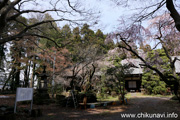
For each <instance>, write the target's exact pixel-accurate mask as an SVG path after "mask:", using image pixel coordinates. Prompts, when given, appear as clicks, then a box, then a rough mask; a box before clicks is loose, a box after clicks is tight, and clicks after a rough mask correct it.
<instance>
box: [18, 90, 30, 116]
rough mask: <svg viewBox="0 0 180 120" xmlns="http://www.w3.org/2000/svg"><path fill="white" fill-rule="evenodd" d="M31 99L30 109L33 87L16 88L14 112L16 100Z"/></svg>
mask: <svg viewBox="0 0 180 120" xmlns="http://www.w3.org/2000/svg"><path fill="white" fill-rule="evenodd" d="M20 101H31V110H32V104H33V88H17V90H16V101H15V106H14V113H16V107H17V102H20Z"/></svg>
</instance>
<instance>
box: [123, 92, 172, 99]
mask: <svg viewBox="0 0 180 120" xmlns="http://www.w3.org/2000/svg"><path fill="white" fill-rule="evenodd" d="M133 96H136V97H168V98H171V97H173V95H160V94H158V95H154V94H152V95H147V94H143V93H135V94H134V95H133ZM133 96H132V93H128V94H126V98H128V99H129V98H132V97H133Z"/></svg>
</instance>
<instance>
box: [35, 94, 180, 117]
mask: <svg viewBox="0 0 180 120" xmlns="http://www.w3.org/2000/svg"><path fill="white" fill-rule="evenodd" d="M51 110H52V111H51V112H50V110H49V111H47V113H45V115H44V116H43V117H41V118H38V120H39V119H42V120H49V119H51V120H120V119H122V120H126V119H127V120H180V104H179V103H178V101H172V100H170V99H169V98H165V97H164V98H162V97H137V96H136V93H134V94H132V99H130V101H129V104H128V105H120V106H111V107H108V108H95V109H87V110H80V109H77V110H75V109H67V108H64V110H62V109H61V110H58V109H55V108H52V109H51ZM55 110H56V111H55ZM173 113H174V114H173ZM124 114H131V115H135V117H134V116H131V117H129V118H128V117H124V118H123V117H122V115H124ZM178 115H179V117H178ZM167 116H168V117H169V118H167ZM137 117H138V118H137Z"/></svg>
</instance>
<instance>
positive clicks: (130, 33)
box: [111, 15, 180, 101]
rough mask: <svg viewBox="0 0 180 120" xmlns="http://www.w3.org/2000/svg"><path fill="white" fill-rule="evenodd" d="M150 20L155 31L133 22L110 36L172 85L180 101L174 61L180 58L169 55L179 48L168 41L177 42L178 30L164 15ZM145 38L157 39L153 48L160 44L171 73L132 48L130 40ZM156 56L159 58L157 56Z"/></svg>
mask: <svg viewBox="0 0 180 120" xmlns="http://www.w3.org/2000/svg"><path fill="white" fill-rule="evenodd" d="M151 22H153V25H152V26H151V27H152V28H153V29H154V30H156V31H157V32H155V33H154V30H151V31H150V28H149V30H147V29H145V28H143V27H142V26H138V25H136V24H133V25H131V26H128V27H127V26H126V27H124V28H125V29H124V30H119V31H118V32H117V33H114V34H111V37H113V38H114V39H116V40H117V43H118V47H119V48H123V49H125V50H127V51H130V52H131V53H133V54H134V55H135V56H136V57H137V58H139V59H140V60H141V61H142V62H143V64H141V66H144V67H146V68H149V69H151V70H153V71H155V72H156V73H157V74H158V75H159V76H160V78H161V80H163V81H164V82H165V83H166V84H167V85H173V86H174V92H175V95H176V96H177V97H178V99H179V101H180V79H179V77H178V76H177V74H176V70H175V63H176V62H177V61H180V60H179V59H178V57H171V56H172V55H174V54H173V53H175V52H177V51H180V50H179V46H175V45H172V44H173V43H172V44H169V43H171V42H170V41H172V42H174V44H179V41H180V40H179V37H178V36H179V32H178V31H177V30H175V29H174V28H173V26H174V24H173V23H172V20H169V17H164V15H162V16H160V17H157V18H156V19H154V20H152V21H151ZM143 34H146V35H145V37H143ZM147 39H152V40H154V41H155V40H158V42H157V43H156V44H155V47H154V49H155V48H156V47H157V46H158V45H159V44H160V45H161V46H162V49H163V50H164V51H165V54H166V56H167V58H168V59H169V63H166V64H169V65H170V69H169V70H168V71H169V72H171V74H166V72H164V71H165V70H164V69H163V68H159V67H157V66H154V64H158V63H152V61H148V60H147V59H145V58H144V57H143V56H141V55H140V54H139V53H138V52H137V51H135V50H134V49H133V46H132V45H131V41H135V42H136V43H137V42H139V43H142V42H143V41H144V42H146V41H147ZM120 42H123V43H124V44H120ZM156 57H157V58H159V56H156Z"/></svg>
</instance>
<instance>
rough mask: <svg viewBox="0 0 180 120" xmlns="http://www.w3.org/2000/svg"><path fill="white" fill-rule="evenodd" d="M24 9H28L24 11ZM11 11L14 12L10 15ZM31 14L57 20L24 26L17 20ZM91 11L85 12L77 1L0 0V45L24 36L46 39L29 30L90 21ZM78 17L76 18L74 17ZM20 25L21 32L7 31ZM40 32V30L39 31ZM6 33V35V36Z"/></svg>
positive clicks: (24, 24) (23, 23)
mask: <svg viewBox="0 0 180 120" xmlns="http://www.w3.org/2000/svg"><path fill="white" fill-rule="evenodd" d="M47 3H49V4H48V6H46V9H42V7H41V6H45V5H46V4H47ZM24 6H25V7H26V6H29V7H26V8H28V9H25V7H24ZM12 11H15V12H14V13H13V14H12ZM31 13H35V14H37V13H39V14H44V13H51V14H56V15H57V19H54V20H41V21H38V22H35V23H33V24H31V25H30V24H26V23H25V22H23V21H21V20H19V18H20V17H21V16H23V15H26V16H27V15H29V14H31ZM92 13H93V12H92V11H91V10H85V9H84V8H83V7H82V6H80V4H79V2H78V1H73V2H71V1H70V0H65V1H62V0H55V1H41V0H40V1H34V0H29V1H27V0H14V1H10V0H1V1H0V23H1V24H0V36H1V37H0V44H3V43H6V42H8V41H12V40H20V39H21V38H22V37H24V36H30V35H31V36H38V37H42V38H47V39H48V37H47V36H41V35H40V34H37V33H33V34H32V33H31V32H30V31H31V30H34V29H38V27H39V25H42V24H45V23H52V22H58V21H60V22H61V21H67V22H70V23H78V21H85V20H88V19H89V20H92V18H93V17H92V15H93V14H92ZM76 16H78V17H76ZM12 23H15V24H21V25H22V26H24V28H23V29H21V31H18V32H17V33H15V34H10V33H11V30H10V29H8V27H9V25H10V24H12ZM39 32H41V30H40V31H39ZM7 33H8V34H7Z"/></svg>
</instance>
